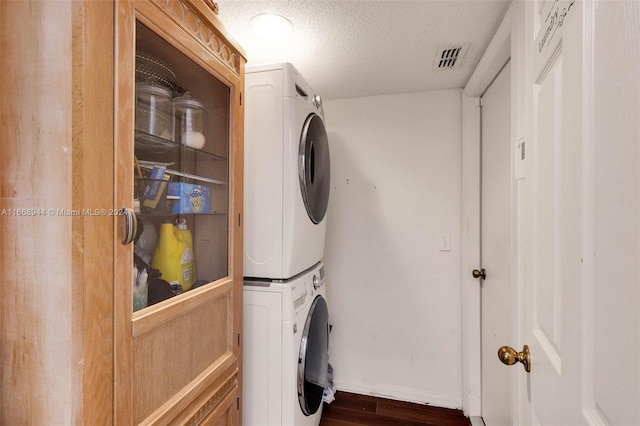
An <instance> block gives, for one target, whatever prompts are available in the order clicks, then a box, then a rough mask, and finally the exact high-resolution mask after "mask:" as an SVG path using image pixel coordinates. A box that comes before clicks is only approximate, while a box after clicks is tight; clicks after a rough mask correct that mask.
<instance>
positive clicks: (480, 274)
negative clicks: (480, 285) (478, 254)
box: [472, 268, 487, 280]
mask: <svg viewBox="0 0 640 426" xmlns="http://www.w3.org/2000/svg"><path fill="white" fill-rule="evenodd" d="M472 274H473V278H482V279H483V280H486V279H487V271H485V270H484V268H482V269H480V270H478V269H474V270H473V272H472Z"/></svg>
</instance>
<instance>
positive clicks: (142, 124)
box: [136, 79, 175, 141]
mask: <svg viewBox="0 0 640 426" xmlns="http://www.w3.org/2000/svg"><path fill="white" fill-rule="evenodd" d="M174 122H175V117H174V114H173V105H172V103H171V90H169V89H168V88H166V87H164V86H162V85H161V84H160V83H158V82H157V81H155V80H152V79H149V80H147V81H146V82H143V83H136V130H141V131H143V132H146V133H148V134H150V135H153V136H157V137H160V138H163V139H167V140H170V141H173V140H174V137H173V128H174Z"/></svg>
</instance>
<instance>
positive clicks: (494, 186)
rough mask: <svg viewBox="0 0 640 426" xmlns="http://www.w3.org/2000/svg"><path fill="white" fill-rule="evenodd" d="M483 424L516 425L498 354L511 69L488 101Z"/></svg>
mask: <svg viewBox="0 0 640 426" xmlns="http://www.w3.org/2000/svg"><path fill="white" fill-rule="evenodd" d="M481 128H482V142H481V143H482V152H481V157H482V166H481V167H482V191H481V193H482V202H481V204H482V213H481V221H482V223H481V226H482V239H481V241H482V247H481V256H482V268H483V269H485V271H486V278H485V279H484V280H481V282H480V283H481V301H482V302H481V303H482V308H481V324H482V325H481V333H482V336H481V342H482V351H481V374H482V380H481V383H482V385H481V386H482V419H483V420H484V423H485V424H486V425H487V426H502V425H504V426H508V425H511V424H512V420H511V380H510V378H511V374H510V371H509V370H508V369H506V368H504V366H503V365H502V364H501V363H500V361H499V359H498V357H497V353H498V348H499V347H500V346H502V345H504V344H505V343H504V342H507V341H509V340H510V339H511V335H512V333H511V318H512V316H511V284H512V279H511V278H512V277H511V211H512V203H511V155H510V147H511V144H510V141H511V64H510V63H507V65H506V66H505V67H504V68H503V69H502V71H501V72H500V74H498V76H497V77H496V78H495V80H494V81H493V82H492V83H491V85H490V86H489V87H488V88H487V90H486V91H485V93H484V94H483V95H482V126H481Z"/></svg>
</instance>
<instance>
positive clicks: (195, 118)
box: [173, 92, 206, 149]
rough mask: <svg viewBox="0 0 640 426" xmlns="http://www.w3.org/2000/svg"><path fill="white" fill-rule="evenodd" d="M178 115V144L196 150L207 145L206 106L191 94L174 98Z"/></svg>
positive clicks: (187, 93)
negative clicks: (205, 133)
mask: <svg viewBox="0 0 640 426" xmlns="http://www.w3.org/2000/svg"><path fill="white" fill-rule="evenodd" d="M173 108H174V111H175V115H176V135H177V139H178V140H177V142H180V143H181V144H183V145H186V146H188V147H191V148H195V149H202V148H204V145H205V142H206V140H205V137H204V115H205V111H204V105H203V104H202V102H200V101H199V100H197V99H195V98H194V97H193V95H192V94H191V92H186V93H185V94H184V95H182V96H180V97H176V98H173Z"/></svg>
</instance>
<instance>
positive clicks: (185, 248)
mask: <svg viewBox="0 0 640 426" xmlns="http://www.w3.org/2000/svg"><path fill="white" fill-rule="evenodd" d="M175 228H176V229H175V232H176V238H177V239H178V241H179V242H180V247H181V249H182V256H181V258H180V268H181V271H182V279H183V286H182V288H184V289H185V290H189V289H190V288H191V287H193V284H194V283H195V282H196V260H195V256H194V253H193V236H192V235H191V231H190V230H189V228H187V221H186V220H185V219H182V218H181V219H178V220H176V227H175Z"/></svg>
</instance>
